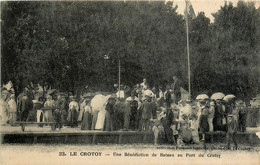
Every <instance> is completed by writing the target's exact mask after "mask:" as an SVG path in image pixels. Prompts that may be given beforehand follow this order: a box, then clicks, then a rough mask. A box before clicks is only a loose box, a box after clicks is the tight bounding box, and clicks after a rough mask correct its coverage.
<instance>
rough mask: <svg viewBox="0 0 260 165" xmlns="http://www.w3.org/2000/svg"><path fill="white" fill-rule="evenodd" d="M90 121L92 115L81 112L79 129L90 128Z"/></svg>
mask: <svg viewBox="0 0 260 165" xmlns="http://www.w3.org/2000/svg"><path fill="white" fill-rule="evenodd" d="M91 123H92V115H91V113H89V112H84V113H83V118H82V122H81V130H90V129H91Z"/></svg>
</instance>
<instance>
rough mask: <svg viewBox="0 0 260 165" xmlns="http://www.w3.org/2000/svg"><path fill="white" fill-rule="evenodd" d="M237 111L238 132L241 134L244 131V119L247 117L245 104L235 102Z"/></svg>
mask: <svg viewBox="0 0 260 165" xmlns="http://www.w3.org/2000/svg"><path fill="white" fill-rule="evenodd" d="M236 107H237V110H238V113H239V119H238V122H239V123H238V130H239V131H241V132H245V131H246V117H247V107H246V106H245V103H244V102H243V101H242V100H240V101H238V102H237V105H236Z"/></svg>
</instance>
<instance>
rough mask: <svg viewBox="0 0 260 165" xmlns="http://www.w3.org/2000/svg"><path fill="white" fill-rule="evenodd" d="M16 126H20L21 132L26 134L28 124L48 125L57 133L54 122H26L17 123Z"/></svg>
mask: <svg viewBox="0 0 260 165" xmlns="http://www.w3.org/2000/svg"><path fill="white" fill-rule="evenodd" d="M15 124H20V126H21V130H22V131H23V132H24V130H25V125H28V124H47V125H50V126H51V130H52V131H55V123H54V122H24V121H17V122H15Z"/></svg>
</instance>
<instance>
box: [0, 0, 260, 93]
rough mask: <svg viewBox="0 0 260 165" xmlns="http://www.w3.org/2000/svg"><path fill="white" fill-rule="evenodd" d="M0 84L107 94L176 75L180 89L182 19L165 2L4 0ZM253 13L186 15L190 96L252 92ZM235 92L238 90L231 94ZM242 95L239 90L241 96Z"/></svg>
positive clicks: (240, 8) (249, 7)
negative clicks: (119, 87)
mask: <svg viewBox="0 0 260 165" xmlns="http://www.w3.org/2000/svg"><path fill="white" fill-rule="evenodd" d="M2 4H3V5H2V20H3V21H2V22H1V26H2V47H1V50H2V64H1V69H2V74H1V78H2V79H1V80H2V82H1V83H2V84H3V83H6V82H8V81H9V80H11V81H12V83H13V84H14V87H15V90H16V91H17V92H18V93H19V92H20V90H21V89H22V88H23V87H28V86H29V87H31V88H33V87H34V86H33V84H40V85H42V86H51V87H52V88H58V89H60V90H62V91H72V92H73V93H74V92H76V93H77V92H80V91H82V90H83V89H84V87H85V86H86V85H89V86H91V87H92V88H97V89H100V90H113V84H114V83H117V81H118V61H119V59H120V61H121V71H122V73H121V74H122V75H121V77H122V83H123V84H127V85H130V86H132V85H134V84H136V83H139V82H140V81H141V80H142V78H143V77H147V78H148V80H149V81H150V82H149V83H150V84H151V85H158V84H165V83H169V81H170V77H171V76H173V75H177V76H179V78H180V79H181V80H182V82H183V86H184V87H185V88H186V89H187V84H188V83H187V57H186V33H185V18H184V16H182V15H180V14H178V13H177V12H176V9H177V7H176V6H175V5H174V4H173V3H167V4H165V3H164V2H152V3H148V2H3V3H2ZM259 13H260V12H259V9H255V7H254V5H253V4H251V3H244V2H238V5H237V7H233V5H232V4H225V5H224V6H223V7H221V9H220V10H219V11H218V12H217V13H215V15H214V17H215V21H214V23H210V20H209V18H207V17H206V16H205V15H204V13H199V14H198V15H197V16H196V17H191V18H190V45H191V73H192V75H191V78H192V79H191V80H192V94H193V95H196V94H197V93H199V92H205V91H207V92H208V93H212V92H214V91H223V92H226V93H234V94H237V93H239V91H241V90H242V93H245V92H244V91H245V89H248V87H250V89H252V91H253V92H257V90H259V89H257V85H258V83H259V78H258V77H259V48H260V47H259V38H260V37H259V34H260V33H259V29H260V26H259V25H260V23H259V18H260V17H259ZM238 89H239V90H238ZM240 93H241V92H240Z"/></svg>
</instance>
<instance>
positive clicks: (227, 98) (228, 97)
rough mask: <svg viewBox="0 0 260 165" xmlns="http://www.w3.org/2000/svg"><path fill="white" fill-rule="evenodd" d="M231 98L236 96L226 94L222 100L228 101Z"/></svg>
mask: <svg viewBox="0 0 260 165" xmlns="http://www.w3.org/2000/svg"><path fill="white" fill-rule="evenodd" d="M233 98H236V96H235V95H232V94H229V95H226V96H225V97H224V98H223V100H224V101H230V100H231V99H233Z"/></svg>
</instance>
